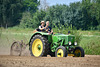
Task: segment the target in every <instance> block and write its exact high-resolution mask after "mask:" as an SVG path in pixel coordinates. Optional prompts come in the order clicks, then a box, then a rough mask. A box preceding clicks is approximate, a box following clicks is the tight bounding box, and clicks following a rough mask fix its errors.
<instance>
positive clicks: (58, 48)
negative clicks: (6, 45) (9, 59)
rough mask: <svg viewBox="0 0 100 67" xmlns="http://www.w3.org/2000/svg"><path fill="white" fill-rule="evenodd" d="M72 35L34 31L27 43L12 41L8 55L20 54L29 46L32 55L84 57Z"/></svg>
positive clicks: (82, 50)
mask: <svg viewBox="0 0 100 67" xmlns="http://www.w3.org/2000/svg"><path fill="white" fill-rule="evenodd" d="M77 44H78V43H77V42H76V41H75V36H74V35H65V34H59V33H55V34H50V35H49V34H48V33H45V32H39V31H37V32H35V33H34V34H33V35H32V36H31V38H30V40H29V43H27V44H25V43H24V42H23V40H21V41H14V42H13V43H12V45H11V49H10V55H17V56H21V55H22V52H23V51H24V50H25V49H26V47H27V46H29V51H30V55H31V56H34V57H45V56H47V55H50V56H51V57H67V56H73V57H84V56H85V53H84V49H83V48H82V47H80V46H78V45H77Z"/></svg>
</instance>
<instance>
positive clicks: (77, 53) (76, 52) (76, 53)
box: [75, 49, 81, 57]
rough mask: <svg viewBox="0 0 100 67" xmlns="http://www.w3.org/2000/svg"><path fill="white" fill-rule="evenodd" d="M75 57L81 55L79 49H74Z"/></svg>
mask: <svg viewBox="0 0 100 67" xmlns="http://www.w3.org/2000/svg"><path fill="white" fill-rule="evenodd" d="M75 57H81V51H80V50H79V49H77V50H75Z"/></svg>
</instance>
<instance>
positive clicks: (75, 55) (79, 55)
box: [73, 47, 85, 57]
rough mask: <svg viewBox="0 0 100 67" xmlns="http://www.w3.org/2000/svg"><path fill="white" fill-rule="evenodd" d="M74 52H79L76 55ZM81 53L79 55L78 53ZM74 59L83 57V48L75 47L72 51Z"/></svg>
mask: <svg viewBox="0 0 100 67" xmlns="http://www.w3.org/2000/svg"><path fill="white" fill-rule="evenodd" d="M76 50H79V52H78V53H76V52H75V51H76ZM80 52H81V53H80ZM73 53H74V57H84V56H85V53H84V50H83V48H81V47H76V48H75V49H74V52H73Z"/></svg>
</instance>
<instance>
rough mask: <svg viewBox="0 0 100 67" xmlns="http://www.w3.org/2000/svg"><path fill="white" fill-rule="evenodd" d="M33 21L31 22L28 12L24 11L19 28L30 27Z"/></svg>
mask: <svg viewBox="0 0 100 67" xmlns="http://www.w3.org/2000/svg"><path fill="white" fill-rule="evenodd" d="M32 25H33V22H32V16H31V14H30V12H25V13H23V15H22V19H21V21H20V27H21V28H32V27H33V26H32Z"/></svg>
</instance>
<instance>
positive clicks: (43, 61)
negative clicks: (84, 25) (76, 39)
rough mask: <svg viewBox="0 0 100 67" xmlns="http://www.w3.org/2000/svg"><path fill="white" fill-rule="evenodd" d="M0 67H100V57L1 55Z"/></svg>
mask: <svg viewBox="0 0 100 67" xmlns="http://www.w3.org/2000/svg"><path fill="white" fill-rule="evenodd" d="M0 67H100V56H99V55H98V56H97V55H86V56H85V57H63V58H57V57H50V56H47V57H33V56H10V55H0Z"/></svg>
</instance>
